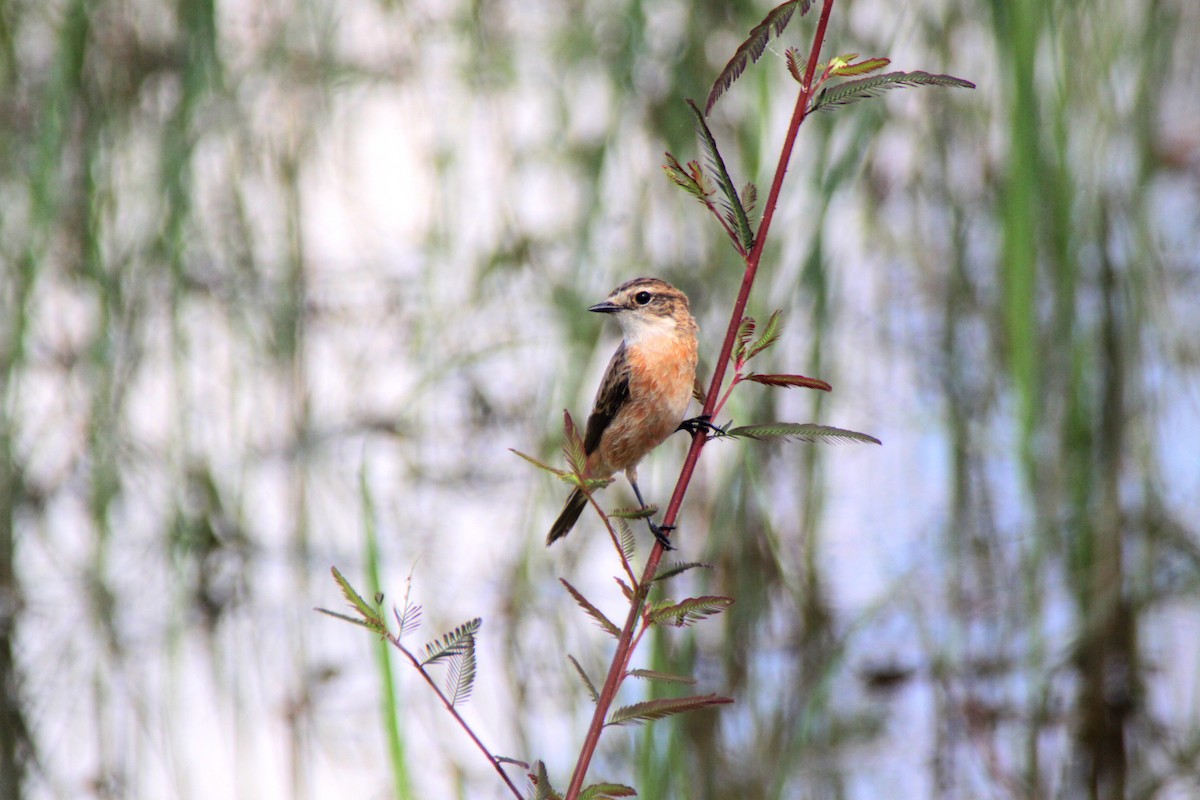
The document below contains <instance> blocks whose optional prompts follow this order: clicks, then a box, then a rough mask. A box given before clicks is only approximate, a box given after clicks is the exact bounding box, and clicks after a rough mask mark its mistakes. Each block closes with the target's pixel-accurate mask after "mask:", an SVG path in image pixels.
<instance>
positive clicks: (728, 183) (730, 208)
mask: <svg viewBox="0 0 1200 800" xmlns="http://www.w3.org/2000/svg"><path fill="white" fill-rule="evenodd" d="M687 104H688V107H689V108H691V109H692V114H693V115H695V117H696V132H697V133H698V134H700V141H701V143H702V144H703V145H704V151H705V153H706V154H707V155H708V161H709V165H710V166H711V167H712V169H713V171H714V172H716V174H717V186H718V187H719V188H720V190H721V194H722V196H723V198H724V199H723V200H722V202H721V206H722V208H724V210H725V219H726V221H727V222H728V223H729V227H730V229H732V230H733V231H734V233H735V234H736V236H737V241H735V242H734V244H735V245H737V246H738V247H740V248H741V252H743V253H749V252H750V251H751V250H752V249H753V248H754V232H753V231H751V230H750V220H748V219H747V218H746V209H745V208H743V207H742V201H741V199H739V198H738V193H737V189H736V188H735V187H734V185H733V179H732V178H730V177H729V171H728V170H726V169H725V160H724V159H723V158H721V151H720V150H718V149H717V140H716V139H714V138H713V135H712V131H710V130H709V129H708V123H707V122H705V121H704V113H703V112H701V111H700V108H699V107H698V106H697V105H696V104H695V103H693V102H692V101H691V100H688V101H687Z"/></svg>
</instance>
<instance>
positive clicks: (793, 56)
mask: <svg viewBox="0 0 1200 800" xmlns="http://www.w3.org/2000/svg"><path fill="white" fill-rule="evenodd" d="M784 61H785V62H787V71H788V72H789V73H790V74H791V76H792V77H793V78H795V79H796V83H799V84H801V85H803V84H804V68H805V67H807V66H808V56H806V55H803V54H802V53H801V52H800V51H799V50H797V49H796V48H794V47H789V48H788V49H787V50H785V51H784Z"/></svg>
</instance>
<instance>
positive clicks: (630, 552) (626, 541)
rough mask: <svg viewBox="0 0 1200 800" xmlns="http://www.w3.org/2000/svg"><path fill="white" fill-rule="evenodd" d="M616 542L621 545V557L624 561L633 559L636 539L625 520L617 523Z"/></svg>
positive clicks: (635, 550)
mask: <svg viewBox="0 0 1200 800" xmlns="http://www.w3.org/2000/svg"><path fill="white" fill-rule="evenodd" d="M617 534H618V535H617V542H618V544H620V545H621V555H622V556H624V557H625V560H626V561H629V560H630V559H632V558H633V556H634V554H635V553H636V552H637V537H636V536H634V535H633V528H631V527H629V523H628V522H626V521H625V520H619V521H618V522H617Z"/></svg>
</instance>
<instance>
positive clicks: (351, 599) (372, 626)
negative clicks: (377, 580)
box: [316, 567, 387, 634]
mask: <svg viewBox="0 0 1200 800" xmlns="http://www.w3.org/2000/svg"><path fill="white" fill-rule="evenodd" d="M329 569H330V572H332V573H333V579H334V580H335V581H337V585H338V586H339V587H340V588H341V590H342V596H343V597H345V598H346V601H347V602H348V603H350V606H351V608H353V609H354V610H355V611H357V612H358V614H359V617H351V616H349V615H348V614H340V613H338V612H336V611H330V610H329V609H326V608H318V609H316V610H317V611H319V612H321V613H322V614H325V615H327V616H330V617H334V618H336V619H340V620H345V621H346V622H352V623H354V624H355V625H361V626H362V627H364V628H366V629H367V630H369V631H371V632H372V633H379V634H386V633H387V626H386V625H385V624H384V623H383V618H382V617H380V615H379V614H378V613H377V612H376V609H375V608H373V607H372V606H370V605H369V604H368V603H367V601H366V600H364V599H362V597H361V596H360V595H359V594H358V592H356V591H355V590H354V587H353V586H351V585H350V582H349V581H348V580H346V578H345V577H344V576H343V575H342V573H341V572H339V571H338V568H337V567H330V568H329ZM360 617H361V618H360Z"/></svg>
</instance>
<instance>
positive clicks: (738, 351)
mask: <svg viewBox="0 0 1200 800" xmlns="http://www.w3.org/2000/svg"><path fill="white" fill-rule="evenodd" d="M755 324H756V323H755V322H754V317H742V321H741V322H740V323H738V329H737V337H736V338H735V339H734V343H733V351H732V352H731V353H730V354H729V358H730V360H732V361H733V363H735V364H737V363H738V362H740V361H744V360H745V355H746V344H747V343H748V342H749V341H750V337H751V336H753V335H754V327H755Z"/></svg>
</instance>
